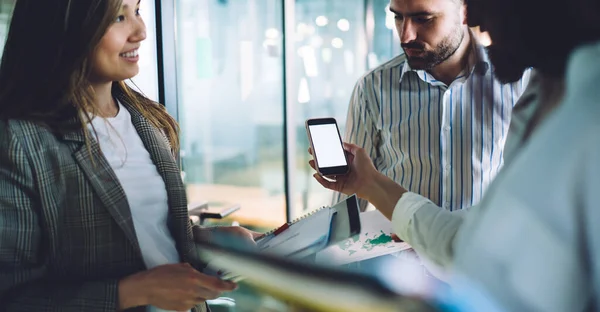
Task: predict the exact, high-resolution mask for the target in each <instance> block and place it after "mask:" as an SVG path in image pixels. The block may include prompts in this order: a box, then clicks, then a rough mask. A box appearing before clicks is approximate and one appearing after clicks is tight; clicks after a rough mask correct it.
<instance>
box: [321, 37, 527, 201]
mask: <svg viewBox="0 0 600 312" xmlns="http://www.w3.org/2000/svg"><path fill="white" fill-rule="evenodd" d="M470 35H471V40H472V47H471V52H470V54H469V63H468V66H467V67H466V68H465V70H464V71H463V72H462V73H460V74H459V75H458V76H457V77H456V79H455V80H454V81H453V82H452V83H451V84H450V85H446V84H444V83H443V82H441V81H438V80H435V79H434V78H433V77H432V76H431V75H430V74H429V73H427V72H426V71H424V70H413V69H411V68H410V66H409V65H408V63H407V62H406V57H405V55H400V56H398V57H396V58H394V59H392V60H390V61H389V62H387V63H385V64H383V65H381V66H379V67H377V68H375V69H374V70H372V71H371V72H369V73H367V74H366V75H365V76H363V77H362V78H361V79H360V80H359V81H358V82H357V84H356V86H355V89H354V92H353V95H352V98H351V100H350V107H349V109H348V118H347V123H346V126H345V130H346V131H345V133H346V134H345V141H347V142H350V143H354V144H357V145H359V146H361V147H364V148H365V149H366V151H367V152H368V153H369V154H370V156H371V159H373V161H374V163H375V166H376V167H377V169H378V170H379V171H380V172H382V173H383V174H385V175H386V176H388V177H390V178H392V179H393V180H394V181H396V182H397V183H399V184H400V185H402V186H403V187H404V188H406V189H407V190H409V191H412V192H415V193H418V194H421V195H423V196H425V197H427V198H429V199H430V200H432V201H433V202H434V203H435V204H436V205H438V206H441V207H443V208H445V209H447V210H459V209H462V208H465V207H470V206H473V205H474V204H476V203H477V202H479V200H480V199H481V196H482V194H483V193H484V192H485V190H486V188H487V187H488V184H489V183H490V181H491V180H492V179H493V178H494V177H495V175H496V173H497V172H498V170H499V169H500V168H501V166H502V164H503V146H504V142H505V139H506V135H507V133H508V125H509V123H510V121H511V111H512V108H513V106H514V105H515V103H516V102H517V99H518V98H519V97H520V95H521V94H522V93H523V91H524V90H525V87H526V86H527V84H528V82H529V71H528V72H527V73H526V74H525V75H524V76H523V79H522V80H521V81H518V82H516V83H512V84H501V83H500V82H499V81H498V80H496V79H495V78H494V75H493V70H492V65H491V63H490V61H489V59H488V56H487V54H486V51H485V48H484V47H483V46H482V45H481V44H479V43H478V42H477V41H476V37H475V36H474V35H473V34H472V33H470ZM342 196H343V195H341V194H336V195H335V197H334V199H333V201H334V202H336V203H337V202H339V201H340V200H341V198H342ZM366 205H367V203H366V201H364V200H362V201H361V208H362V209H361V210H364V209H365V207H366Z"/></svg>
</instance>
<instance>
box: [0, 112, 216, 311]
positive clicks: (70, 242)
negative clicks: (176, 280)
mask: <svg viewBox="0 0 600 312" xmlns="http://www.w3.org/2000/svg"><path fill="white" fill-rule="evenodd" d="M123 105H125V106H126V107H127V109H128V110H129V111H130V113H131V118H132V121H133V124H134V125H135V128H136V129H137V132H138V133H139V135H140V137H141V139H142V141H143V142H144V145H145V146H146V149H147V150H148V152H149V153H150V155H151V157H152V160H153V162H154V164H155V165H156V168H157V169H158V172H159V173H160V175H161V176H162V178H163V179H164V182H165V185H166V188H167V193H168V203H169V218H168V226H169V229H170V231H171V234H172V235H173V238H174V239H175V241H176V244H177V250H178V251H179V254H180V257H181V260H182V261H183V262H189V263H192V264H196V266H199V265H200V264H199V263H198V262H195V261H194V259H192V255H193V254H194V252H193V248H194V246H193V244H192V232H191V225H190V222H189V219H188V213H187V199H186V194H185V189H184V185H183V183H182V181H181V175H180V171H179V168H178V167H177V164H176V161H175V159H174V158H173V156H172V154H171V150H170V147H169V146H168V143H167V141H166V138H165V136H164V135H163V134H162V133H161V131H159V130H157V129H156V128H154V127H153V126H152V125H151V124H150V123H149V122H148V121H147V120H146V119H145V118H143V116H142V115H141V114H140V113H139V112H137V111H135V110H133V109H131V108H130V107H129V106H128V105H127V103H125V102H123ZM92 158H93V159H94V162H92ZM149 191H152V190H149ZM145 269H146V268H145V265H144V262H143V260H142V256H141V252H140V246H139V244H138V241H137V238H136V233H135V230H134V227H133V223H132V218H131V213H130V209H129V206H128V203H127V199H126V197H125V193H124V191H123V188H122V187H121V185H120V184H119V182H118V180H117V177H116V176H115V173H114V172H113V170H112V169H111V167H110V166H109V164H108V162H107V161H106V159H105V158H104V157H103V156H102V153H101V151H100V149H99V146H98V144H97V143H96V142H95V141H93V142H92V144H91V151H90V150H88V148H87V147H86V145H85V143H84V133H83V130H81V131H78V132H72V133H69V134H65V135H55V134H53V133H51V132H50V131H49V130H48V129H46V128H44V127H41V126H39V125H36V124H34V123H31V122H25V121H14V120H11V121H8V122H3V121H0V311H77V312H80V311H115V310H116V307H117V304H118V290H117V283H118V281H119V279H121V278H123V277H125V276H128V275H130V274H133V273H136V272H140V271H142V270H145ZM205 309H206V308H205V307H204V306H201V307H197V308H196V309H195V311H204V310H205ZM135 310H136V311H138V310H139V311H144V310H145V308H143V307H140V308H137V309H135Z"/></svg>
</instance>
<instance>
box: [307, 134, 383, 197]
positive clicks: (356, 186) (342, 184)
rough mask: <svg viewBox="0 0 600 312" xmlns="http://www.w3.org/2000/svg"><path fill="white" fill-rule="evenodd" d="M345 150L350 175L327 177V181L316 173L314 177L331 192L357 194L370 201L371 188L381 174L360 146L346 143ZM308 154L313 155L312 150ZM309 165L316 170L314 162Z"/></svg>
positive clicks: (311, 161)
mask: <svg viewBox="0 0 600 312" xmlns="http://www.w3.org/2000/svg"><path fill="white" fill-rule="evenodd" d="M344 150H346V157H347V160H348V165H349V166H350V170H349V171H348V173H346V174H345V175H338V176H335V177H327V179H326V178H323V177H322V176H321V175H320V174H318V173H315V174H313V177H314V178H315V179H316V180H317V182H319V183H320V184H321V185H323V186H324V187H326V188H328V189H330V190H333V191H336V192H341V193H344V194H346V195H352V194H356V195H357V196H358V197H360V198H365V199H368V196H369V186H371V185H372V184H373V183H374V181H375V179H376V177H377V176H378V175H380V173H379V172H378V171H377V169H376V168H375V166H374V165H373V161H372V160H371V158H370V157H369V155H368V154H367V152H366V151H365V150H364V149H363V148H361V147H360V146H358V145H354V144H350V143H344ZM308 152H309V153H310V154H311V155H312V150H311V148H309V149H308ZM308 164H309V165H310V166H311V167H312V168H313V169H315V170H316V167H315V161H314V160H310V161H309V162H308ZM329 178H331V179H335V181H329V180H328V179H329Z"/></svg>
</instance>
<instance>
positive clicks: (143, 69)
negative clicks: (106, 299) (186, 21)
mask: <svg viewBox="0 0 600 312" xmlns="http://www.w3.org/2000/svg"><path fill="white" fill-rule="evenodd" d="M154 1H155V0H144V1H141V2H140V14H141V15H142V18H143V19H144V22H145V23H146V27H147V38H146V40H145V41H144V42H143V43H142V46H141V48H140V51H139V53H140V61H139V65H140V73H139V75H137V76H136V77H134V78H133V79H132V80H131V81H128V84H129V85H130V86H132V87H133V88H134V89H136V90H138V91H141V92H142V93H144V94H145V95H146V96H148V97H149V98H150V99H152V100H154V101H158V74H157V58H156V31H155V30H156V18H155V14H154ZM14 4H15V0H0V57H1V56H2V52H3V51H4V43H5V41H6V35H7V34H8V28H9V22H10V17H11V14H12V10H13V7H14Z"/></svg>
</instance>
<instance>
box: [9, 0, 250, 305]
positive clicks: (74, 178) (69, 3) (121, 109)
mask: <svg viewBox="0 0 600 312" xmlns="http://www.w3.org/2000/svg"><path fill="white" fill-rule="evenodd" d="M140 4H141V2H140V1H139V0H122V1H119V0H88V1H75V0H45V1H37V0H19V1H18V2H17V3H16V6H15V9H14V13H13V16H12V21H11V25H10V30H9V33H8V36H7V40H6V47H5V50H4V54H3V56H2V63H1V65H0V66H1V67H0V128H1V129H2V130H0V298H1V300H0V310H2V311H16V310H19V311H22V310H35V311H57V310H60V311H83V310H85V311H115V310H124V309H129V308H136V309H137V310H140V311H165V310H177V311H182V310H190V309H192V310H194V311H203V310H205V308H206V307H205V300H206V299H212V298H215V297H218V296H219V294H220V293H221V292H223V291H230V290H232V289H234V288H235V284H233V283H229V282H224V281H221V280H219V279H216V278H214V277H211V276H207V275H205V274H202V273H200V272H199V271H198V270H197V269H200V268H201V267H202V264H201V263H200V262H199V261H197V259H195V258H194V255H195V254H196V252H195V250H194V248H195V247H194V244H193V238H194V237H193V234H192V233H194V234H197V235H200V234H202V233H203V231H205V229H200V228H195V229H192V228H191V223H190V221H189V216H188V214H187V200H186V195H185V189H184V186H183V183H182V181H181V176H180V172H179V168H178V166H177V163H176V161H175V157H174V154H175V153H177V151H178V147H179V140H178V125H177V123H176V122H175V121H174V119H173V118H171V116H169V115H168V114H167V112H166V111H165V109H164V107H163V106H162V105H160V104H158V103H155V102H153V101H151V100H149V99H148V98H146V97H145V96H143V95H141V94H140V93H138V92H135V91H134V90H132V89H131V88H130V87H129V86H127V85H126V84H125V83H124V80H126V79H130V78H132V77H133V76H135V75H136V74H138V72H139V64H138V62H139V60H140V55H139V53H138V49H139V48H140V44H141V42H142V41H143V40H144V39H145V38H146V27H145V25H144V22H143V20H142V18H141V16H140V11H139V6H140ZM31 21H35V23H32V22H31ZM38 25H43V27H40V26H38ZM149 190H150V191H149ZM167 220H168V222H167ZM220 229H222V228H219V230H220ZM225 230H227V229H225ZM229 230H231V229H229ZM234 230H235V231H237V232H241V233H249V232H247V230H245V229H243V228H235V229H234ZM242 236H243V235H242Z"/></svg>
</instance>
